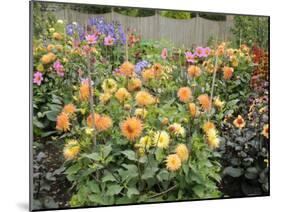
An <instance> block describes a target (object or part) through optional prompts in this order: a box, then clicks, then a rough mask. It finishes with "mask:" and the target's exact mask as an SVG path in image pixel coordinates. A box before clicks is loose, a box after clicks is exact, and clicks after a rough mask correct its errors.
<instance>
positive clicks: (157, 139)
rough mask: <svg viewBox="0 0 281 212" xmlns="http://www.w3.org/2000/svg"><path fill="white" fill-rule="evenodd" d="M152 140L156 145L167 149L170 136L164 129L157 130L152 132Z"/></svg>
mask: <svg viewBox="0 0 281 212" xmlns="http://www.w3.org/2000/svg"><path fill="white" fill-rule="evenodd" d="M153 142H154V144H155V145H156V146H157V147H159V148H161V149H167V148H168V147H169V143H170V136H169V134H168V133H167V132H166V131H158V132H156V133H155V134H154V139H153Z"/></svg>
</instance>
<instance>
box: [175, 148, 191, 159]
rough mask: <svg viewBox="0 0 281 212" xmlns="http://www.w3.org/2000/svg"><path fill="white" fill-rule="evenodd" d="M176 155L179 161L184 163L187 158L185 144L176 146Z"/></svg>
mask: <svg viewBox="0 0 281 212" xmlns="http://www.w3.org/2000/svg"><path fill="white" fill-rule="evenodd" d="M176 154H177V155H178V156H179V158H180V159H181V161H186V160H187V159H188V157H189V152H188V148H187V146H186V145H185V144H178V145H177V147H176Z"/></svg>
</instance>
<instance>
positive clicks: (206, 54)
mask: <svg viewBox="0 0 281 212" xmlns="http://www.w3.org/2000/svg"><path fill="white" fill-rule="evenodd" d="M204 52H205V57H208V56H209V55H210V53H211V49H210V48H209V47H206V48H204Z"/></svg>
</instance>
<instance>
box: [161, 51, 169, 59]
mask: <svg viewBox="0 0 281 212" xmlns="http://www.w3.org/2000/svg"><path fill="white" fill-rule="evenodd" d="M167 56H168V50H167V48H164V49H163V50H162V52H161V57H162V59H163V60H166V58H167Z"/></svg>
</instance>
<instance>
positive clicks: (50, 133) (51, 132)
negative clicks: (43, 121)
mask: <svg viewBox="0 0 281 212" xmlns="http://www.w3.org/2000/svg"><path fill="white" fill-rule="evenodd" d="M55 133H57V131H49V132H44V133H42V134H41V137H42V138H44V137H47V136H49V135H53V134H55Z"/></svg>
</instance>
